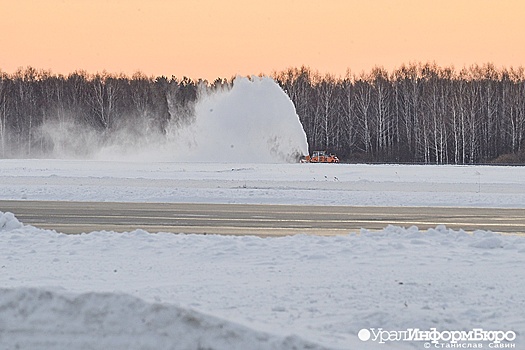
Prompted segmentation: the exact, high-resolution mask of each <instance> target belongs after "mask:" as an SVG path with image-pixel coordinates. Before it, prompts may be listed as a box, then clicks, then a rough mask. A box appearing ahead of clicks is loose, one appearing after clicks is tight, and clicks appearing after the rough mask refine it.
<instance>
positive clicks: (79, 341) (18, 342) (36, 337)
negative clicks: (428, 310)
mask: <svg viewBox="0 0 525 350" xmlns="http://www.w3.org/2000/svg"><path fill="white" fill-rule="evenodd" d="M0 310H1V315H2V317H1V320H0V348H1V349H40V348H42V346H44V347H45V348H46V349H64V350H65V349H78V350H81V349H137V350H146V349H152V350H153V349H155V350H161V349H181V350H191V349H195V350H198V349H216V350H220V349H224V350H230V349H231V350H235V349H238V350H245V349H253V350H257V349H260V350H263V349H268V350H278V349H282V350H288V349H321V347H319V346H316V345H314V344H311V343H307V342H305V341H303V340H301V339H299V338H297V337H287V338H280V337H276V336H272V335H270V334H267V333H263V332H257V331H254V330H251V329H249V328H247V327H244V326H241V325H238V324H234V323H232V322H228V321H225V320H221V319H218V318H215V317H212V316H207V315H204V314H202V313H199V312H196V311H193V310H190V309H184V308H181V307H177V306H174V305H167V304H159V303H154V304H151V303H146V302H144V301H143V300H141V299H138V298H135V297H132V296H129V295H125V294H118V293H116V294H115V293H85V294H79V295H73V294H67V293H64V292H63V291H57V290H46V289H42V288H14V289H0Z"/></svg>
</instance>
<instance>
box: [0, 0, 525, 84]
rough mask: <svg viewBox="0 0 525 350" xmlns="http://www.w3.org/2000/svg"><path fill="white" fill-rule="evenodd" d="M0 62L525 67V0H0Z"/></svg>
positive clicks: (234, 67) (175, 69)
mask: <svg viewBox="0 0 525 350" xmlns="http://www.w3.org/2000/svg"><path fill="white" fill-rule="evenodd" d="M0 14H1V20H0V69H1V70H3V71H5V72H8V73H12V72H14V71H15V70H16V69H17V68H18V67H25V66H33V67H35V68H43V69H50V70H51V71H52V72H54V73H62V74H67V73H70V72H73V71H75V70H79V69H83V70H86V71H88V72H90V73H95V72H100V71H102V70H106V71H108V72H112V73H120V72H122V73H125V74H128V75H131V74H133V73H134V72H135V71H137V70H140V71H142V72H144V73H145V74H147V75H154V76H157V75H165V76H171V75H175V76H177V77H182V76H188V77H191V78H205V79H208V80H213V79H214V78H216V77H226V78H229V77H231V76H233V75H236V74H241V75H250V74H259V73H266V74H271V73H272V72H273V71H279V70H283V69H285V68H288V67H300V66H301V65H307V66H310V67H311V68H312V69H314V70H319V71H320V72H322V73H326V72H329V73H333V74H335V75H344V74H345V72H346V70H347V68H350V69H351V71H352V72H356V73H359V72H361V71H363V70H364V71H369V70H370V69H371V68H372V67H374V66H376V65H379V66H384V67H385V68H387V69H388V70H392V69H393V68H395V67H398V66H399V65H401V64H402V63H408V62H413V61H423V62H427V61H435V62H436V63H437V64H438V65H441V66H445V65H451V64H453V65H454V66H455V67H456V68H461V67H463V66H465V65H467V66H468V65H471V64H474V63H479V64H482V63H486V62H492V63H494V64H495V65H496V66H497V67H501V66H506V67H510V66H514V67H517V66H523V65H525V20H524V18H525V1H523V0H359V1H358V0H319V1H318V0H263V1H259V0H16V1H15V0H0Z"/></svg>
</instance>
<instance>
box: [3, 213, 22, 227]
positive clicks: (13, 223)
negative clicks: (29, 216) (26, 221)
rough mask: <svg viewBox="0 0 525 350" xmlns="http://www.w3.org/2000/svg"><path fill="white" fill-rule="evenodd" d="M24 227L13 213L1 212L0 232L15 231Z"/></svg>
mask: <svg viewBox="0 0 525 350" xmlns="http://www.w3.org/2000/svg"><path fill="white" fill-rule="evenodd" d="M22 226H23V225H22V223H21V222H20V221H18V219H17V218H16V217H15V216H14V214H13V213H9V212H7V213H3V212H1V211H0V232H2V231H10V230H14V229H17V228H20V227H22Z"/></svg>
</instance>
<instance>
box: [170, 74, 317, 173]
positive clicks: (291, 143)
mask: <svg viewBox="0 0 525 350" xmlns="http://www.w3.org/2000/svg"><path fill="white" fill-rule="evenodd" d="M196 117H197V118H196V120H195V123H194V124H191V125H190V126H188V127H187V128H183V129H182V130H178V136H179V137H177V138H176V140H177V146H178V147H177V158H179V159H180V160H185V161H190V160H193V159H196V160H198V161H206V162H211V161H219V162H226V161H234V162H263V163H272V162H276V161H281V162H282V161H294V160H297V159H298V156H301V155H303V154H307V153H308V144H307V143H306V134H305V132H304V130H303V127H302V125H301V122H300V121H299V117H298V116H297V114H296V112H295V107H294V105H293V103H292V101H291V100H290V99H289V98H288V96H287V95H286V94H285V93H284V92H283V91H282V89H281V88H280V87H279V86H278V85H277V84H276V83H275V82H274V81H273V80H272V79H270V78H252V79H251V80H249V79H247V78H237V79H235V81H234V83H233V88H232V89H231V90H230V91H226V92H219V93H216V94H213V95H209V96H205V97H204V98H202V99H201V100H200V101H199V103H198V104H197V106H196Z"/></svg>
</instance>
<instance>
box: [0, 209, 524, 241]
mask: <svg viewBox="0 0 525 350" xmlns="http://www.w3.org/2000/svg"><path fill="white" fill-rule="evenodd" d="M0 211H3V212H12V213H14V214H15V215H16V217H17V218H18V219H19V220H20V221H21V222H23V223H24V224H27V225H33V226H36V227H40V228H44V229H53V230H56V231H58V232H63V233H68V234H78V233H83V232H92V231H101V230H106V231H116V232H125V231H132V230H135V229H143V230H146V231H148V232H152V233H153V232H173V233H196V234H230V235H258V236H282V235H291V234H300V233H305V234H316V235H337V234H347V233H349V232H359V231H360V229H361V228H365V229H368V230H381V229H383V228H384V227H386V226H388V225H396V226H403V227H410V226H412V225H415V226H417V227H418V228H419V229H428V228H434V227H436V226H437V225H445V226H446V227H448V228H452V229H464V230H465V231H467V232H472V231H475V230H478V229H479V230H490V231H493V232H499V233H515V234H524V233H525V209H492V208H451V207H355V206H308V205H306V206H304V205H244V204H204V203H202V204H201V203H112V202H68V201H0Z"/></svg>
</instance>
